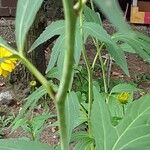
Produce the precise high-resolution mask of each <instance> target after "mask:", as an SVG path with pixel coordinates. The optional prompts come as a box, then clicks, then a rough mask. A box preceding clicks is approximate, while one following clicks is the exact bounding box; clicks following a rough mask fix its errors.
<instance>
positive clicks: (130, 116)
mask: <svg viewBox="0 0 150 150" xmlns="http://www.w3.org/2000/svg"><path fill="white" fill-rule="evenodd" d="M149 100H150V95H149V94H148V95H145V96H143V97H142V98H140V99H139V100H137V101H134V102H133V103H131V104H130V105H129V106H128V108H127V109H126V115H125V117H124V118H123V119H122V121H121V122H120V123H119V125H118V126H117V127H116V131H117V133H118V138H117V140H116V142H115V143H114V145H113V147H112V149H111V150H118V149H119V150H124V149H130V148H131V147H132V148H133V149H138V148H139V147H142V148H143V149H144V148H145V147H149V148H150V142H149V141H150V119H149V115H150V103H149Z"/></svg>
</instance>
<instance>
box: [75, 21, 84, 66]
mask: <svg viewBox="0 0 150 150" xmlns="http://www.w3.org/2000/svg"><path fill="white" fill-rule="evenodd" d="M81 51H82V37H81V34H80V24H79V20H78V21H77V23H76V33H75V51H74V60H75V63H76V64H77V65H78V64H79V61H80V57H81Z"/></svg>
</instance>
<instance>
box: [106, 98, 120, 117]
mask: <svg viewBox="0 0 150 150" xmlns="http://www.w3.org/2000/svg"><path fill="white" fill-rule="evenodd" d="M108 108H109V111H110V114H111V116H112V117H119V118H122V117H123V109H122V105H121V104H120V103H119V101H118V100H117V99H116V98H115V97H114V96H110V97H109V101H108Z"/></svg>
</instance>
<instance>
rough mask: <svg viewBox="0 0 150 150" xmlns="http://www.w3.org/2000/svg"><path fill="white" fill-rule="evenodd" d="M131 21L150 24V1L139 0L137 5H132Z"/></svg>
mask: <svg viewBox="0 0 150 150" xmlns="http://www.w3.org/2000/svg"><path fill="white" fill-rule="evenodd" d="M130 22H131V23H137V24H150V2H144V1H140V0H139V1H138V3H137V6H131V14H130Z"/></svg>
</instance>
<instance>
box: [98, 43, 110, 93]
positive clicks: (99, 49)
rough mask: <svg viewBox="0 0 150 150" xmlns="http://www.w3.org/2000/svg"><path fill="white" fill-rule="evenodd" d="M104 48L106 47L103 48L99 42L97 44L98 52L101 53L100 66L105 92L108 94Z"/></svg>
mask: <svg viewBox="0 0 150 150" xmlns="http://www.w3.org/2000/svg"><path fill="white" fill-rule="evenodd" d="M103 46H104V44H102V45H101V46H99V44H98V42H96V49H97V52H98V51H99V61H100V64H101V69H102V76H103V83H104V90H105V93H108V88H107V81H106V73H105V65H104V62H103V58H102V55H101V50H102V48H103Z"/></svg>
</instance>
